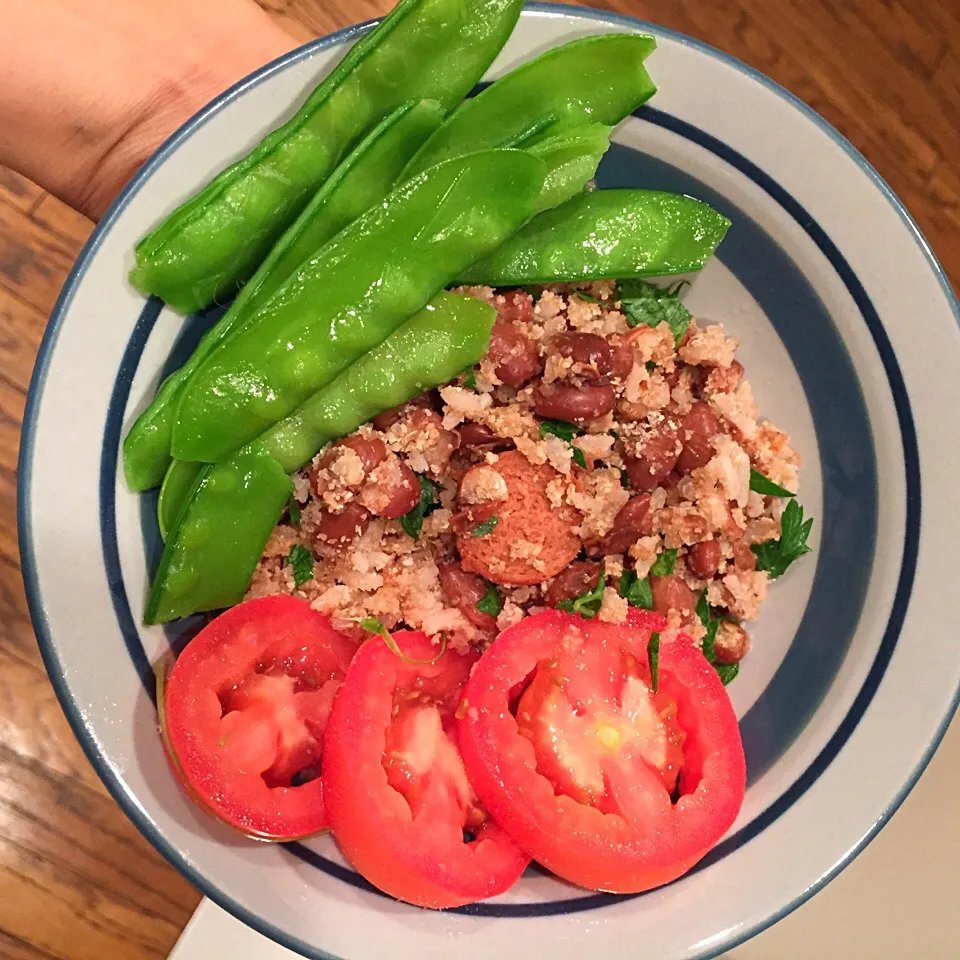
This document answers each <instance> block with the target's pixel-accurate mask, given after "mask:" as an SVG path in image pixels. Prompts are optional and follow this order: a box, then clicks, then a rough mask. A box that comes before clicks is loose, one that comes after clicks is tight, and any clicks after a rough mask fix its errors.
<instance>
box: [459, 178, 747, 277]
mask: <svg viewBox="0 0 960 960" xmlns="http://www.w3.org/2000/svg"><path fill="white" fill-rule="evenodd" d="M729 226H730V221H729V220H728V219H727V218H726V217H725V216H723V215H722V214H720V213H718V212H717V211H716V210H714V209H713V208H712V207H710V206H708V205H707V204H705V203H702V202H701V201H699V200H694V199H693V198H692V197H685V196H681V195H679V194H674V193H664V192H662V191H660V190H595V191H593V192H592V193H582V194H580V195H579V196H576V197H574V198H573V199H572V200H568V201H567V202H566V203H564V204H563V205H562V206H559V207H554V208H553V209H552V210H547V211H545V212H544V213H541V214H538V215H537V216H536V217H534V218H533V219H532V220H531V221H530V222H529V223H527V224H526V225H525V226H524V227H522V228H521V229H520V230H519V231H518V232H517V233H515V234H514V235H513V236H512V237H511V238H510V239H509V240H507V242H506V243H504V244H503V246H502V247H500V248H499V249H498V250H496V251H495V252H494V253H492V254H491V255H490V256H489V257H487V258H486V259H484V260H481V261H479V262H477V263H475V264H474V265H473V266H472V267H470V268H469V269H468V270H466V271H464V272H463V273H461V274H460V281H461V282H462V283H475V284H489V285H491V286H510V285H517V284H524V283H564V282H573V281H576V280H598V279H604V278H615V279H621V278H626V277H639V276H666V275H667V274H671V273H687V272H688V271H691V270H700V269H701V268H702V267H703V265H704V264H705V263H706V262H707V260H708V259H709V258H710V257H711V256H713V252H714V251H715V250H716V248H717V245H718V244H719V243H720V241H721V240H722V239H723V237H724V235H725V234H726V232H727V228H728V227H729Z"/></svg>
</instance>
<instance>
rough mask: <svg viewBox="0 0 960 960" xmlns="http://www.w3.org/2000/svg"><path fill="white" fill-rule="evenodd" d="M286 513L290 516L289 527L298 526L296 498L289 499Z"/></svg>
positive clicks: (298, 514)
mask: <svg viewBox="0 0 960 960" xmlns="http://www.w3.org/2000/svg"><path fill="white" fill-rule="evenodd" d="M287 513H289V514H290V525H291V526H293V527H299V526H300V504H299V503H297V498H296V497H291V498H290V503H289V505H288V506H287Z"/></svg>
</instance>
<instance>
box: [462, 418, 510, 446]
mask: <svg viewBox="0 0 960 960" xmlns="http://www.w3.org/2000/svg"><path fill="white" fill-rule="evenodd" d="M457 433H458V434H459V435H460V446H461V447H495V446H500V445H501V444H503V445H505V446H512V445H513V441H512V440H509V439H507V438H505V437H498V436H497V435H496V434H495V433H494V432H493V431H492V430H491V429H490V428H489V427H488V426H486V425H485V424H482V423H470V422H469V421H468V422H467V423H462V424H461V425H460V426H459V427H457Z"/></svg>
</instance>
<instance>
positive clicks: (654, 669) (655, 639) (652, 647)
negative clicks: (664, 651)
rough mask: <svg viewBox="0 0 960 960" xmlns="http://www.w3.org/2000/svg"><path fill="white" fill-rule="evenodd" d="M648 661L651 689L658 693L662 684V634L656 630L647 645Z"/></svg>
mask: <svg viewBox="0 0 960 960" xmlns="http://www.w3.org/2000/svg"><path fill="white" fill-rule="evenodd" d="M647 661H648V663H649V664H650V689H651V690H652V691H653V692H654V693H656V692H657V684H658V683H659V682H660V634H659V633H657V631H656V630H654V631H653V633H651V634H650V640H649V641H648V643H647Z"/></svg>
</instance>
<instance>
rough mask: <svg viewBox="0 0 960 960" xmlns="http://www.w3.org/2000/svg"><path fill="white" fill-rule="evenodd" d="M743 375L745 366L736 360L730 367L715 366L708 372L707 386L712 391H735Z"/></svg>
mask: <svg viewBox="0 0 960 960" xmlns="http://www.w3.org/2000/svg"><path fill="white" fill-rule="evenodd" d="M742 376H743V366H742V365H741V364H740V363H739V362H738V361H737V360H734V361H733V363H731V364H730V366H729V367H714V368H713V369H712V370H711V371H710V372H709V373H708V374H707V380H706V383H705V387H706V389H707V390H709V391H710V392H711V393H733V391H734V390H736V389H737V384H738V383H739V382H740V378H741V377H742Z"/></svg>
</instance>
